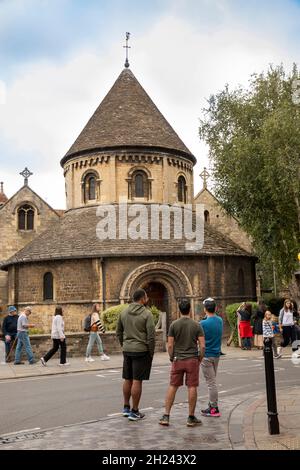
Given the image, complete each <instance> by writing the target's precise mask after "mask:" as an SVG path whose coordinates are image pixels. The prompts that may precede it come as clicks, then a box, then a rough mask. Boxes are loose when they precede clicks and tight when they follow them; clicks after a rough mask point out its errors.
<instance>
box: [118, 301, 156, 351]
mask: <svg viewBox="0 0 300 470" xmlns="http://www.w3.org/2000/svg"><path fill="white" fill-rule="evenodd" d="M116 334H117V337H118V339H119V341H120V344H121V346H122V347H123V351H124V352H146V351H149V353H150V355H151V356H153V354H154V348H155V325H154V321H153V315H152V313H151V312H150V310H148V309H147V308H146V307H145V306H144V305H141V304H139V303H135V302H134V303H132V304H130V305H129V306H128V307H127V308H126V309H125V310H123V312H121V314H120V316H119V320H118V325H117V330H116Z"/></svg>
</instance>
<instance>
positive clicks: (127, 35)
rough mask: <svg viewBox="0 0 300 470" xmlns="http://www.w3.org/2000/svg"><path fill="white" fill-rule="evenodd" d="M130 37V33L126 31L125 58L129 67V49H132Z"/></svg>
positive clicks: (126, 65)
mask: <svg viewBox="0 0 300 470" xmlns="http://www.w3.org/2000/svg"><path fill="white" fill-rule="evenodd" d="M129 39H130V33H126V46H123V47H124V49H126V60H125V67H126V68H128V67H129V61H128V49H131V47H130V46H128V41H129Z"/></svg>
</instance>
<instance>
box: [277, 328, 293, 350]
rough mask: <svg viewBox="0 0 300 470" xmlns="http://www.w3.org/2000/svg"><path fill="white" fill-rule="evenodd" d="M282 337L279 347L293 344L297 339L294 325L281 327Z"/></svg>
mask: <svg viewBox="0 0 300 470" xmlns="http://www.w3.org/2000/svg"><path fill="white" fill-rule="evenodd" d="M282 337H283V341H282V343H281V346H282V347H283V348H285V347H286V346H288V345H289V344H290V342H291V343H293V341H295V340H296V339H297V335H296V328H295V325H292V326H283V327H282Z"/></svg>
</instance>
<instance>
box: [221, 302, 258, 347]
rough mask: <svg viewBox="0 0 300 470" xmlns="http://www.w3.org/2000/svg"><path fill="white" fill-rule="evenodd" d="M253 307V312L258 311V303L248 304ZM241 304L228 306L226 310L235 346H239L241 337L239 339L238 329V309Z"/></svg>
mask: <svg viewBox="0 0 300 470" xmlns="http://www.w3.org/2000/svg"><path fill="white" fill-rule="evenodd" d="M246 303H249V304H251V305H252V311H255V310H256V309H257V303H256V302H246ZM240 305H241V304H240V303H239V304H230V305H227V307H226V308H225V313H226V317H227V321H228V323H229V326H230V330H231V332H233V344H234V345H235V346H238V345H239V337H238V327H237V315H236V312H237V309H238V308H239V306H240Z"/></svg>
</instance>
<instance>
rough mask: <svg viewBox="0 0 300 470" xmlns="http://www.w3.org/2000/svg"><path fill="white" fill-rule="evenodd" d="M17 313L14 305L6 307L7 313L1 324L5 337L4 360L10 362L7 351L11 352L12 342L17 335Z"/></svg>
mask: <svg viewBox="0 0 300 470" xmlns="http://www.w3.org/2000/svg"><path fill="white" fill-rule="evenodd" d="M18 318H19V316H18V313H17V309H16V307H14V306H10V307H8V315H7V316H6V317H5V318H4V320H3V324H2V332H3V335H4V339H5V354H6V361H7V362H10V361H11V358H9V353H10V352H11V348H12V346H13V344H14V341H15V339H16V337H17V333H18V328H17V326H18Z"/></svg>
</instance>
